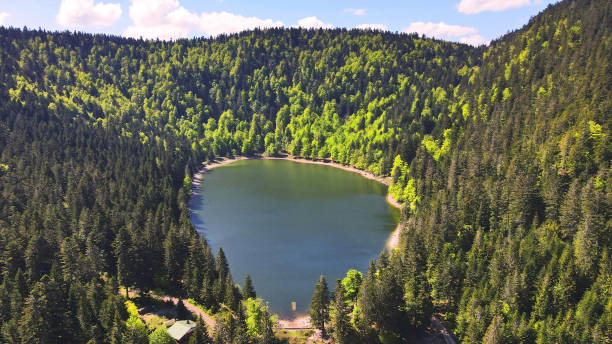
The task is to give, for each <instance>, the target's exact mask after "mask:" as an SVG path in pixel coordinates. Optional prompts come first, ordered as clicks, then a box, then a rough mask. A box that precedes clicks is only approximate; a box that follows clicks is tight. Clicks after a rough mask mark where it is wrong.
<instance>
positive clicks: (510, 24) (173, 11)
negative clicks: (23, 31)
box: [0, 0, 556, 45]
mask: <svg viewBox="0 0 612 344" xmlns="http://www.w3.org/2000/svg"><path fill="white" fill-rule="evenodd" d="M554 2H556V1H554V0H403V1H402V0H377V1H366V0H353V1H343V0H308V1H287V0H284V1H283V0H269V1H268V0H255V1H254V0H103V1H101V0H44V1H43V0H39V1H34V0H19V1H9V0H0V25H4V26H13V27H20V28H21V27H24V26H27V27H28V28H32V29H37V28H42V29H46V30H50V31H65V30H70V31H83V32H91V33H107V34H114V35H120V36H125V37H135V38H140V37H142V38H149V39H157V38H158V39H164V40H171V39H177V38H185V37H187V38H191V37H200V36H205V37H214V36H217V35H219V34H222V33H235V32H240V31H243V30H248V29H253V28H256V27H261V28H264V27H298V26H299V27H304V28H336V27H344V28H366V29H367V28H373V29H380V30H388V31H392V32H407V33H412V32H417V33H419V34H424V35H426V36H428V37H435V38H439V39H445V40H450V41H456V42H462V43H468V44H472V45H480V44H488V42H490V41H491V40H493V39H495V38H498V37H500V36H502V35H503V34H505V33H507V32H509V31H512V30H515V29H518V28H520V27H522V26H523V25H524V24H526V23H527V22H528V21H529V18H531V17H533V16H535V15H536V14H538V13H539V12H540V11H542V10H543V9H545V8H546V7H547V6H548V4H551V3H554Z"/></svg>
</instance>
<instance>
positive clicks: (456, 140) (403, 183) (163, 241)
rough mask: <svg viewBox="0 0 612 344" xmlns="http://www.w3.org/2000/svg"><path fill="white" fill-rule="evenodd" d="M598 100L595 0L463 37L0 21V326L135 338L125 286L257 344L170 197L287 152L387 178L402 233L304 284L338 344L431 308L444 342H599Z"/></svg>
mask: <svg viewBox="0 0 612 344" xmlns="http://www.w3.org/2000/svg"><path fill="white" fill-rule="evenodd" d="M611 118H612V3H611V2H610V1H608V0H574V1H569V0H565V1H562V2H560V3H558V4H555V5H551V6H549V7H548V8H547V9H546V10H545V11H544V12H542V13H540V14H539V15H537V16H535V17H534V18H532V19H531V20H530V21H529V23H528V24H526V25H525V26H524V27H523V28H521V29H519V30H517V31H514V32H511V33H508V34H506V35H504V36H503V37H501V38H499V39H497V40H495V41H493V42H491V44H490V45H489V46H486V47H479V48H474V47H471V46H468V45H463V44H458V43H450V42H445V41H440V40H433V39H427V38H424V37H419V36H418V35H415V34H414V35H408V34H396V33H389V32H380V31H363V30H343V29H335V30H304V29H266V30H254V31H248V32H243V33H240V34H235V35H229V36H219V37H216V38H214V39H190V40H178V41H174V42H164V41H143V40H134V39H125V38H119V37H114V36H105V35H90V34H83V33H69V32H45V31H40V30H34V31H32V30H28V29H25V28H24V29H14V28H5V27H0V257H1V258H0V342H3V343H4V342H5V343H85V342H90V343H123V342H126V343H147V342H148V339H147V336H146V333H144V334H143V333H142V331H140V330H138V326H141V325H139V324H137V322H136V321H135V320H134V319H132V317H133V315H132V316H131V315H130V314H131V313H130V312H128V309H127V308H126V304H125V297H124V296H123V294H122V293H120V292H119V291H120V288H123V289H125V287H126V286H127V287H129V288H130V289H133V290H140V291H142V292H146V291H150V290H155V291H157V292H159V293H164V294H170V295H174V296H177V297H182V298H191V299H194V300H195V301H197V302H198V303H199V304H201V305H202V306H203V307H205V308H206V309H209V310H210V311H211V312H217V313H219V314H220V318H219V319H220V321H219V326H218V328H217V330H216V331H215V332H216V333H215V335H214V338H212V339H210V338H208V337H207V336H206V333H205V331H204V332H202V331H201V327H203V326H204V325H203V324H200V325H199V326H198V329H199V330H198V335H197V336H193V338H196V337H197V338H198V339H194V340H197V341H199V342H203V343H208V342H211V341H214V342H217V343H274V342H277V339H275V338H274V336H273V334H272V329H271V324H270V321H269V320H270V319H269V314H267V313H266V310H265V307H263V308H261V305H260V304H259V305H258V304H257V302H254V301H253V300H252V299H249V298H250V297H252V296H254V295H255V293H254V291H253V290H252V286H250V285H249V287H248V288H244V289H245V290H241V288H240V287H239V286H238V285H236V284H235V282H234V281H233V279H232V276H231V272H230V267H229V266H228V264H227V261H226V259H225V256H224V253H223V251H222V250H219V252H217V253H216V254H213V253H212V252H211V249H210V247H209V246H208V245H207V243H206V240H205V238H202V237H200V236H199V235H198V234H197V233H196V231H195V229H194V228H193V226H192V225H191V222H190V219H189V209H188V207H187V201H188V199H189V196H190V192H191V181H192V176H193V173H195V172H196V171H197V170H198V168H199V167H200V166H201V163H202V162H203V161H207V160H212V159H214V158H215V157H222V156H232V155H250V154H255V153H258V154H265V155H276V154H279V153H281V152H287V153H289V154H291V155H294V156H303V157H307V158H325V159H331V160H334V161H336V162H340V163H343V164H347V165H353V166H356V167H358V168H360V169H363V170H367V171H370V172H373V173H374V174H377V175H383V176H391V177H392V180H393V182H392V184H391V186H390V188H389V192H390V193H391V194H392V195H393V196H394V197H395V198H396V199H398V200H400V201H401V202H403V204H404V207H403V211H402V235H401V243H400V248H398V249H395V250H393V251H392V252H383V253H381V255H380V257H379V258H378V259H376V260H375V261H373V262H372V263H371V264H370V268H369V270H368V271H367V272H366V273H365V274H364V276H363V278H362V279H360V278H357V277H355V275H354V274H353V275H352V276H353V278H347V279H346V280H345V281H343V283H339V284H336V287H335V288H334V292H333V293H331V294H332V295H331V296H332V298H333V300H331V303H330V302H329V300H328V298H329V297H328V295H327V292H326V291H325V290H324V289H327V284H326V283H325V288H323V283H322V281H319V283H318V284H317V291H318V292H317V293H316V295H318V296H317V300H318V303H319V304H321V305H325V307H330V306H331V307H330V308H331V310H330V311H329V314H328V315H326V314H325V312H322V313H319V315H320V316H322V318H323V319H324V320H325V319H326V318H329V320H330V321H329V324H330V325H329V328H328V332H330V334H331V336H332V337H333V338H334V340H335V342H337V343H379V342H383V343H400V342H410V341H411V339H412V338H414V336H415V334H418V333H421V332H422V331H425V330H426V329H427V328H428V327H429V326H430V321H431V317H432V315H436V317H438V318H439V319H441V320H442V322H443V323H444V324H445V326H446V327H447V328H448V329H449V330H450V331H451V332H452V334H453V336H454V338H455V339H456V340H458V341H460V342H461V343H481V342H482V343H610V342H612V259H611V258H610V254H611V253H612V252H611V238H612V231H611V228H612V220H611V218H610V215H611V211H610V210H611V209H612V185H611V182H612V169H611V166H610V161H611V158H612V141H611V138H610V136H611V134H612V131H611V130H610V129H611V128H610V125H611V123H610V119H611ZM315 282H316V281H313V285H314V283H315ZM323 282H324V281H323ZM344 282H346V283H344ZM332 285H333V284H332ZM255 287H256V286H255ZM245 291H246V292H245ZM325 298H327V299H326V300H324V299H325ZM258 307H259V308H258ZM255 311H256V312H259V313H260V315H261V316H259V317H258V319H260V322H259V323H258V324H255V325H253V323H252V322H248V321H246V318H247V317H248V316H249V315H250V314H251V315H252V313H253V312H255ZM259 313H258V314H259ZM323 323H325V322H323Z"/></svg>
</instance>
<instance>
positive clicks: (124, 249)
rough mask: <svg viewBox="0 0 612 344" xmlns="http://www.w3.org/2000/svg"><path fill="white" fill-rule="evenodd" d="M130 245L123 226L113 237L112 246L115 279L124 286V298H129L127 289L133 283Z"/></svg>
mask: <svg viewBox="0 0 612 344" xmlns="http://www.w3.org/2000/svg"><path fill="white" fill-rule="evenodd" d="M130 246H131V245H130V236H129V234H128V232H127V231H126V230H125V229H124V228H121V229H120V230H119V233H117V236H116V237H115V241H114V242H113V248H114V249H115V257H117V280H118V281H119V283H120V284H122V285H123V286H124V287H125V297H126V298H129V289H130V286H131V285H132V283H133V278H132V277H133V271H132V268H133V266H132V255H131V252H130Z"/></svg>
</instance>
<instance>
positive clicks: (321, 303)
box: [310, 276, 329, 337]
mask: <svg viewBox="0 0 612 344" xmlns="http://www.w3.org/2000/svg"><path fill="white" fill-rule="evenodd" d="M310 319H311V321H312V324H313V325H314V327H315V328H317V329H319V330H321V333H322V334H323V337H325V336H326V332H325V323H326V322H327V321H329V289H328V288H327V281H326V280H325V276H321V277H319V281H318V282H317V284H316V285H315V290H314V293H313V294H312V300H311V301H310Z"/></svg>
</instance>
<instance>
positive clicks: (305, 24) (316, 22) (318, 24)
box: [298, 17, 334, 29]
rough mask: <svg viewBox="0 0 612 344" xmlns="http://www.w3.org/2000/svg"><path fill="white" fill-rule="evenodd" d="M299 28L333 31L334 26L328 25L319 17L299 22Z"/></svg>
mask: <svg viewBox="0 0 612 344" xmlns="http://www.w3.org/2000/svg"><path fill="white" fill-rule="evenodd" d="M298 26H299V27H302V28H305V29H332V28H333V27H334V26H333V25H332V24H326V23H324V22H323V21H322V20H321V19H319V18H317V17H306V18H302V19H300V20H298Z"/></svg>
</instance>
